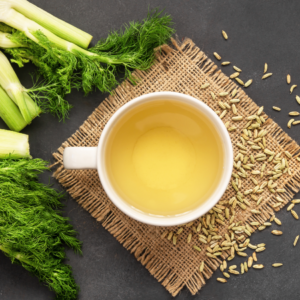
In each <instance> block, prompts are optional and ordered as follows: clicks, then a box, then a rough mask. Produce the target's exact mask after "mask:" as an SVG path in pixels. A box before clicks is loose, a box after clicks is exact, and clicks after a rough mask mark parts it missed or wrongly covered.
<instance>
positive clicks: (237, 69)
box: [233, 66, 242, 72]
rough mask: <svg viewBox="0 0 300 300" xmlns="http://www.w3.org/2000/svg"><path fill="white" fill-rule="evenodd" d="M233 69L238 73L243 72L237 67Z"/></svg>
mask: <svg viewBox="0 0 300 300" xmlns="http://www.w3.org/2000/svg"><path fill="white" fill-rule="evenodd" d="M233 68H234V69H235V70H236V71H237V72H242V70H241V69H240V68H238V67H237V66H233Z"/></svg>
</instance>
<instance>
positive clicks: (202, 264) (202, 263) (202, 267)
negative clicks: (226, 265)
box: [199, 260, 204, 273]
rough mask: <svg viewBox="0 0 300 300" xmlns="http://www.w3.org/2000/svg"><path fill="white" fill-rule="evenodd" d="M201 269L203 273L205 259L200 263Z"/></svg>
mask: <svg viewBox="0 0 300 300" xmlns="http://www.w3.org/2000/svg"><path fill="white" fill-rule="evenodd" d="M199 271H200V272H201V273H202V272H203V271H204V260H203V261H202V262H201V264H200V268H199Z"/></svg>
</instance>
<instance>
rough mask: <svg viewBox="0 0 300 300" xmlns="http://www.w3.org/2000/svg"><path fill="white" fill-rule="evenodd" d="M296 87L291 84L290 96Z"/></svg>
mask: <svg viewBox="0 0 300 300" xmlns="http://www.w3.org/2000/svg"><path fill="white" fill-rule="evenodd" d="M296 87H297V84H293V85H292V86H291V88H290V94H292V93H293V91H294V89H295V88H296Z"/></svg>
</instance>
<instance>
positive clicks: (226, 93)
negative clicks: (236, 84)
mask: <svg viewBox="0 0 300 300" xmlns="http://www.w3.org/2000/svg"><path fill="white" fill-rule="evenodd" d="M228 94H229V93H228V92H221V93H219V96H220V97H226V96H227V95H228Z"/></svg>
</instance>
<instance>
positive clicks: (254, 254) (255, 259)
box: [252, 252, 257, 261]
mask: <svg viewBox="0 0 300 300" xmlns="http://www.w3.org/2000/svg"><path fill="white" fill-rule="evenodd" d="M252 256H253V260H254V261H257V256H256V252H253V253H252Z"/></svg>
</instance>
